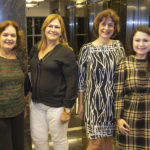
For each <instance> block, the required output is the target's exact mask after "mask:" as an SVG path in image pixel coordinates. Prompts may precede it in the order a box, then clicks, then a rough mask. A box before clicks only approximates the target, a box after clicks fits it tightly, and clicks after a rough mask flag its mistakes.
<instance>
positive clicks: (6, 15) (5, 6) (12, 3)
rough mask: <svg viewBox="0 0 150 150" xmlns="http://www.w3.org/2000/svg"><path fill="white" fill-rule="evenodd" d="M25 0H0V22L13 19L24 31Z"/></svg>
mask: <svg viewBox="0 0 150 150" xmlns="http://www.w3.org/2000/svg"><path fill="white" fill-rule="evenodd" d="M25 17H26V13H25V0H0V22H2V21H4V20H14V21H16V22H17V23H18V24H19V25H20V26H21V28H22V29H23V30H24V31H25V29H26V18H25Z"/></svg>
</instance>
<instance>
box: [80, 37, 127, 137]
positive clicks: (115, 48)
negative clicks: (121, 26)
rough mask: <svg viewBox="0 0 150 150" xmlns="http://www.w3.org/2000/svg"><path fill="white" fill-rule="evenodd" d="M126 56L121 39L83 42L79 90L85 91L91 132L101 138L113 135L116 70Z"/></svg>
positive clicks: (92, 135)
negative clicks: (98, 42) (97, 42)
mask: <svg viewBox="0 0 150 150" xmlns="http://www.w3.org/2000/svg"><path fill="white" fill-rule="evenodd" d="M124 56H125V53H124V48H123V46H122V44H121V43H120V42H119V41H118V40H113V44H112V45H107V46H94V45H92V43H88V44H85V45H83V46H82V48H81V51H80V57H79V86H78V88H79V92H84V105H85V110H84V120H85V125H86V131H87V135H88V137H89V138H90V139H98V138H103V137H108V136H112V135H113V107H114V70H115V66H116V64H118V63H119V62H120V60H121V59H122V58H123V57H124Z"/></svg>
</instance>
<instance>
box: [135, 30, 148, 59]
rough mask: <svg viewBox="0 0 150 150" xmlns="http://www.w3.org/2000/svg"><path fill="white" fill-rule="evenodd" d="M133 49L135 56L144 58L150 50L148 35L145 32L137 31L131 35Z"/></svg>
mask: <svg viewBox="0 0 150 150" xmlns="http://www.w3.org/2000/svg"><path fill="white" fill-rule="evenodd" d="M133 50H134V51H135V52H136V57H137V58H139V59H140V58H141V59H144V58H145V57H146V55H147V52H149V51H150V36H149V35H148V34H147V33H144V32H141V31H137V32H136V33H135V35H134V37H133Z"/></svg>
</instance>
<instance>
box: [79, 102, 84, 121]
mask: <svg viewBox="0 0 150 150" xmlns="http://www.w3.org/2000/svg"><path fill="white" fill-rule="evenodd" d="M83 113H84V106H83V104H80V105H79V107H78V115H79V118H80V119H81V120H83Z"/></svg>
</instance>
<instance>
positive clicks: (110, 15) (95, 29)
mask: <svg viewBox="0 0 150 150" xmlns="http://www.w3.org/2000/svg"><path fill="white" fill-rule="evenodd" d="M103 18H111V19H112V21H113V22H114V33H113V35H112V37H114V36H115V35H116V34H117V33H118V32H119V31H120V25H119V16H118V15H117V13H116V12H115V11H114V10H112V9H106V10H104V11H102V12H100V13H98V15H97V16H96V18H95V20H94V23H93V32H94V34H95V36H96V37H99V33H98V29H99V23H100V22H101V21H102V20H103Z"/></svg>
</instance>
